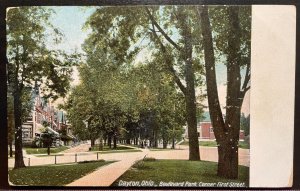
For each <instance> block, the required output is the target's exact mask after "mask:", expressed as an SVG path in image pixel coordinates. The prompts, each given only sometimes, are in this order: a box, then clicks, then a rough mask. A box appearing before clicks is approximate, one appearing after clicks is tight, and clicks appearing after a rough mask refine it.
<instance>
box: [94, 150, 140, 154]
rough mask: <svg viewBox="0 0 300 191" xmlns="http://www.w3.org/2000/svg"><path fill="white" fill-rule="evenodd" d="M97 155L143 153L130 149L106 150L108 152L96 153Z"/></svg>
mask: <svg viewBox="0 0 300 191" xmlns="http://www.w3.org/2000/svg"><path fill="white" fill-rule="evenodd" d="M96 152H97V153H101V154H108V153H132V152H143V151H141V150H138V149H130V150H108V151H96Z"/></svg>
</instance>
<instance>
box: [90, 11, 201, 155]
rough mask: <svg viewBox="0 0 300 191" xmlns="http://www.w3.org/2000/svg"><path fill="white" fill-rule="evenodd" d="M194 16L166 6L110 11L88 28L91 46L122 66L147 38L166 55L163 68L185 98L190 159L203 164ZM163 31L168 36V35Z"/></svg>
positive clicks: (100, 14) (96, 17)
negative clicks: (201, 157)
mask: <svg viewBox="0 0 300 191" xmlns="http://www.w3.org/2000/svg"><path fill="white" fill-rule="evenodd" d="M184 8H186V9H184ZM170 13H172V14H170ZM191 13H193V12H192V11H191V10H190V9H188V8H187V7H182V6H166V7H163V8H162V9H160V8H159V7H157V6H156V7H151V8H142V7H139V8H136V9H130V8H126V7H121V8H113V9H112V8H109V7H107V8H100V9H98V10H96V11H95V13H94V14H93V15H92V16H91V17H90V18H89V20H88V21H87V26H89V27H91V29H92V31H93V32H92V34H91V35H90V37H89V42H91V43H92V44H94V47H97V48H98V47H102V49H103V50H104V51H105V53H107V54H108V55H112V56H113V57H114V58H116V61H117V63H118V64H119V65H122V64H123V65H125V64H124V63H127V64H128V63H131V62H130V61H129V62H128V60H130V59H131V60H132V57H133V56H134V55H136V51H137V50H140V49H142V48H143V46H136V44H137V43H140V44H141V42H142V41H143V39H145V38H146V39H147V41H148V42H149V44H152V47H153V48H154V49H155V50H156V51H157V52H159V53H160V55H163V56H161V58H160V60H161V62H162V61H163V63H164V68H165V69H166V70H167V71H168V72H169V73H170V74H171V75H172V80H173V82H174V83H176V84H177V85H178V87H179V89H180V90H181V91H182V93H183V94H184V95H185V107H186V120H187V123H188V131H189V139H190V141H189V144H190V152H189V159H190V160H200V153H199V144H198V136H197V120H196V119H197V118H196V110H197V108H196V101H197V100H196V96H195V83H196V82H197V80H199V79H200V76H201V75H198V76H196V73H197V72H201V70H202V69H201V65H199V64H198V63H197V62H198V60H197V59H196V58H195V57H194V56H193V55H194V53H195V50H194V49H195V44H194V40H195V38H194V32H195V31H197V30H194V28H192V25H191V23H189V24H187V23H186V22H185V21H190V20H192V19H195V14H191ZM168 15H171V16H168ZM170 17H171V18H170ZM103 18H105V22H103V21H104V19H103ZM160 23H162V24H160ZM162 26H164V27H162ZM164 28H166V31H167V32H168V33H169V34H168V33H167V32H165V29H164ZM173 28H175V32H176V34H177V36H178V38H179V39H178V42H175V41H174V40H172V39H171V37H170V33H172V29H173ZM107 34H110V35H107ZM171 46H173V47H171ZM174 48H175V49H174ZM93 50H95V48H94V49H93ZM94 53H95V52H94ZM156 56H159V54H156ZM128 58H129V59H128ZM174 58H176V60H174ZM161 62H160V63H161ZM176 63H177V65H179V67H178V68H179V69H180V73H179V74H178V71H177V70H175V69H174V66H175V65H176ZM182 80H183V81H185V84H186V85H185V84H184V83H183V82H182ZM200 81H201V80H200ZM197 85H198V84H197Z"/></svg>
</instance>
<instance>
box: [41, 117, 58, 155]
mask: <svg viewBox="0 0 300 191" xmlns="http://www.w3.org/2000/svg"><path fill="white" fill-rule="evenodd" d="M43 126H44V127H45V129H44V130H43V132H42V133H41V141H42V143H43V146H44V147H46V148H47V154H48V155H50V147H51V145H52V143H53V141H54V140H55V139H56V138H57V137H56V135H55V134H54V133H53V132H51V131H49V129H48V128H49V124H48V123H44V124H43Z"/></svg>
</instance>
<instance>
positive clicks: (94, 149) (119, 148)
mask: <svg viewBox="0 0 300 191" xmlns="http://www.w3.org/2000/svg"><path fill="white" fill-rule="evenodd" d="M130 149H134V148H131V147H126V146H118V145H117V148H116V149H114V148H113V147H112V148H109V147H108V146H103V150H102V151H115V150H130ZM91 151H99V145H95V146H93V147H92V149H91Z"/></svg>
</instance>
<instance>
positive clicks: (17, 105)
mask: <svg viewBox="0 0 300 191" xmlns="http://www.w3.org/2000/svg"><path fill="white" fill-rule="evenodd" d="M14 115H15V128H16V133H15V166H14V169H17V168H22V167H25V164H24V159H23V150H22V148H23V143H22V103H21V93H20V91H16V92H14Z"/></svg>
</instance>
